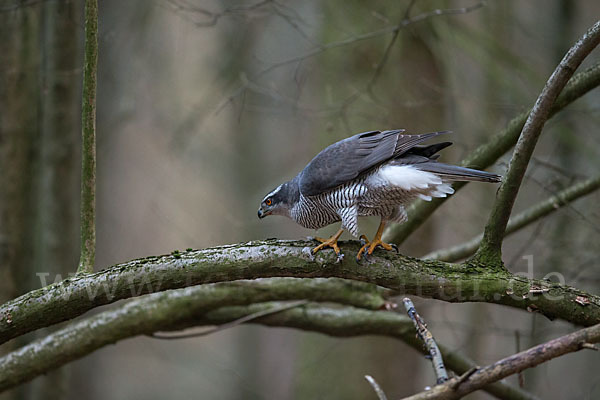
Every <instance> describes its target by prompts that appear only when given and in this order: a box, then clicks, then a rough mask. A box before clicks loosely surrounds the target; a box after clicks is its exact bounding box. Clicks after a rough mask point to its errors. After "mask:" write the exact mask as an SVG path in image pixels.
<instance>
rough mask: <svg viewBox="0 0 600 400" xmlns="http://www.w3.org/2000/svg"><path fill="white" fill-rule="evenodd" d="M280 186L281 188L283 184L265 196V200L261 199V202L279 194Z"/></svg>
mask: <svg viewBox="0 0 600 400" xmlns="http://www.w3.org/2000/svg"><path fill="white" fill-rule="evenodd" d="M281 186H283V184H281V185H279V186H277V188H275V189H274V190H273V191H272V192H271V193H269V194H267V195H266V196H265V198H264V199H263V201H265V200H266V199H267V198H269V197H271V196H275V194H277V192H279V191H280V190H281Z"/></svg>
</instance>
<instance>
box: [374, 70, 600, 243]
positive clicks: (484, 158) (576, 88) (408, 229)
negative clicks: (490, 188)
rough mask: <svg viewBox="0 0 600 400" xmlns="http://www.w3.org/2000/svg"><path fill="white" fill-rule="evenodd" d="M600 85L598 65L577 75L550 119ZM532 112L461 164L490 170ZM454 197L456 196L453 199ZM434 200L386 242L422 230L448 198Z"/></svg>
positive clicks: (416, 208)
mask: <svg viewBox="0 0 600 400" xmlns="http://www.w3.org/2000/svg"><path fill="white" fill-rule="evenodd" d="M599 85H600V64H596V65H594V66H592V67H590V68H588V69H587V70H585V71H583V72H580V73H578V74H577V75H575V76H573V78H571V80H570V81H569V83H568V84H567V86H566V87H565V89H564V90H563V91H562V93H561V94H560V96H558V99H557V100H556V102H555V103H554V105H553V106H552V108H551V110H550V117H552V116H554V115H555V114H556V113H558V112H559V111H561V110H562V109H563V108H565V107H566V106H568V105H569V104H571V103H572V102H573V101H575V100H577V99H578V98H580V97H582V96H583V95H585V94H586V93H587V92H589V91H591V90H592V89H594V88H596V87H598V86H599ZM529 113H530V111H527V112H523V113H521V114H519V115H518V116H516V117H515V118H513V119H512V120H511V121H510V122H509V123H508V125H507V127H506V128H505V129H504V130H502V131H501V132H499V133H498V134H496V135H494V136H492V137H491V138H490V140H489V141H488V142H487V143H485V144H483V145H481V146H479V147H478V148H477V149H475V150H474V151H473V152H472V153H471V154H469V155H468V156H467V157H466V158H465V159H464V160H462V162H461V165H462V166H464V167H471V168H480V169H481V168H487V167H489V166H490V165H492V164H493V163H494V162H495V161H496V160H497V159H498V158H500V157H501V156H502V155H503V154H505V153H506V152H507V151H509V150H510V148H511V147H513V146H514V145H515V143H516V142H517V140H518V139H519V134H520V133H521V129H523V126H524V125H525V121H526V120H527V116H528V115H529ZM465 184H466V183H462V182H459V183H455V184H454V185H453V187H454V190H455V191H458V190H460V189H461V188H462V187H464V186H465ZM450 197H452V196H450ZM450 197H447V198H441V199H434V200H432V201H423V200H419V201H416V202H415V203H414V204H413V205H412V206H410V207H409V208H408V210H407V211H408V221H407V222H405V223H403V224H399V225H391V226H390V227H389V228H388V229H387V230H386V232H385V234H384V240H385V241H386V242H392V243H396V244H400V243H402V242H404V241H405V240H406V239H407V238H408V237H409V236H410V235H411V234H412V233H413V232H414V231H415V230H417V228H418V227H420V226H421V225H422V224H423V223H424V222H425V221H426V220H427V218H429V217H430V216H431V214H433V212H434V211H435V210H437V208H438V207H439V206H441V205H442V204H443V203H444V202H445V201H446V200H447V199H449V198H450Z"/></svg>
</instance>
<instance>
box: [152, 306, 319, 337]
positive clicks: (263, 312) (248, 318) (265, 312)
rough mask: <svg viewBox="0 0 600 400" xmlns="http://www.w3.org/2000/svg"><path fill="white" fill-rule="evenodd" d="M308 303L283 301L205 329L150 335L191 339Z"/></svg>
mask: <svg viewBox="0 0 600 400" xmlns="http://www.w3.org/2000/svg"><path fill="white" fill-rule="evenodd" d="M306 303H308V300H298V301H291V302H289V303H283V304H281V305H280V306H278V307H273V308H269V309H266V310H261V311H257V312H255V313H252V314H248V315H245V316H243V317H241V318H238V319H236V320H233V321H230V322H227V323H225V324H222V325H219V326H216V327H214V328H210V329H205V330H203V331H201V332H187V333H181V332H175V333H172V332H171V333H168V332H154V333H153V334H151V335H150V337H152V338H154V339H165V340H175V339H189V338H194V337H201V336H208V335H212V334H213V333H217V332H220V331H224V330H226V329H231V328H234V327H236V326H239V325H241V324H244V323H246V322H250V321H253V320H256V319H258V318H261V317H265V316H267V315H273V314H277V313H279V312H282V311H285V310H289V309H292V308H296V307H300V306H303V305H305V304H306Z"/></svg>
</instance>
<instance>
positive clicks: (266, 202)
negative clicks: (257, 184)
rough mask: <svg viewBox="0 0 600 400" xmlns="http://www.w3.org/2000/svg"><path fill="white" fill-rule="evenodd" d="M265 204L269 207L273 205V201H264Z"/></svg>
mask: <svg viewBox="0 0 600 400" xmlns="http://www.w3.org/2000/svg"><path fill="white" fill-rule="evenodd" d="M265 204H266V205H268V206H270V205H271V204H273V201H272V200H271V199H266V200H265Z"/></svg>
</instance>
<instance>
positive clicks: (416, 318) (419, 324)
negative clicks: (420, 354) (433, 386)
mask: <svg viewBox="0 0 600 400" xmlns="http://www.w3.org/2000/svg"><path fill="white" fill-rule="evenodd" d="M402 302H403V303H404V308H406V313H407V314H408V316H409V317H410V319H412V321H413V324H414V325H415V329H416V330H417V335H418V336H419V338H420V339H421V340H422V341H423V343H424V344H425V347H426V348H427V352H428V353H429V355H430V356H431V363H432V364H433V370H434V371H435V376H436V383H437V384H440V383H444V382H446V381H447V380H448V372H446V367H445V366H444V360H443V358H442V353H441V352H440V349H439V348H438V345H437V343H436V342H435V339H434V338H433V335H432V334H431V332H430V331H429V329H427V325H426V324H425V321H423V318H421V316H420V315H419V314H418V313H417V310H415V306H414V304H413V302H412V301H411V300H410V299H409V298H408V297H405V298H404V299H402Z"/></svg>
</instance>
